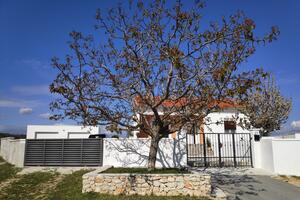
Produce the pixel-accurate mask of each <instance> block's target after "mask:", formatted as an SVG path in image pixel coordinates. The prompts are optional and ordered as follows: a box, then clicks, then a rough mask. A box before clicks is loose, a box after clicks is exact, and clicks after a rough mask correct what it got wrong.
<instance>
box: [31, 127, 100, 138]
mask: <svg viewBox="0 0 300 200" xmlns="http://www.w3.org/2000/svg"><path fill="white" fill-rule="evenodd" d="M91 134H99V127H96V126H73V125H28V126H27V134H26V138H27V139H67V138H88V137H89V135H91Z"/></svg>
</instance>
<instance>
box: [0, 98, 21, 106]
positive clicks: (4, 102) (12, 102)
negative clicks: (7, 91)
mask: <svg viewBox="0 0 300 200" xmlns="http://www.w3.org/2000/svg"><path fill="white" fill-rule="evenodd" d="M22 106H24V102H22V101H18V100H9V99H0V107H22Z"/></svg>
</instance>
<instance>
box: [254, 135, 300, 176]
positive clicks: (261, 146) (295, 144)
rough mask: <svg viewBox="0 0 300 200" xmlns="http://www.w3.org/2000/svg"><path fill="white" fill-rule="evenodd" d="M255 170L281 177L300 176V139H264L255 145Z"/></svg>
mask: <svg viewBox="0 0 300 200" xmlns="http://www.w3.org/2000/svg"><path fill="white" fill-rule="evenodd" d="M253 147H254V148H253V151H254V156H253V161H254V167H255V168H261V169H264V170H267V171H269V172H272V173H275V174H280V175H295V176H300V156H299V155H298V153H299V152H300V139H293V138H284V139H283V138H277V137H262V138H261V140H260V141H259V142H254V145H253Z"/></svg>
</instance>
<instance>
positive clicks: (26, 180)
mask: <svg viewBox="0 0 300 200" xmlns="http://www.w3.org/2000/svg"><path fill="white" fill-rule="evenodd" d="M0 167H1V166H0ZM8 168H12V169H15V168H14V167H13V166H11V165H9V166H8ZM12 169H9V170H12ZM114 169H118V168H114ZM1 171H2V170H1ZM1 171H0V172H1ZM87 172H88V171H86V170H81V171H77V172H74V173H73V174H69V175H61V176H62V177H63V178H62V179H56V178H57V177H58V174H56V173H53V172H34V173H31V174H26V175H18V177H17V179H15V180H14V181H12V182H11V183H10V185H7V186H6V187H4V188H1V192H0V199H6V200H15V199H22V200H35V199H47V200H48V199H49V200H209V198H204V197H203V198H197V197H183V196H178V197H157V196H125V195H122V196H113V195H105V194H99V193H85V194H82V193H81V190H82V175H83V174H85V173H87ZM172 173H173V172H172ZM55 180H60V181H59V182H58V184H57V185H54V186H53V184H54V182H55ZM51 185H52V187H51Z"/></svg>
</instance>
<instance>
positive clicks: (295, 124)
mask: <svg viewBox="0 0 300 200" xmlns="http://www.w3.org/2000/svg"><path fill="white" fill-rule="evenodd" d="M291 126H292V127H293V128H300V120H298V121H292V123H291Z"/></svg>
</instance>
